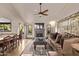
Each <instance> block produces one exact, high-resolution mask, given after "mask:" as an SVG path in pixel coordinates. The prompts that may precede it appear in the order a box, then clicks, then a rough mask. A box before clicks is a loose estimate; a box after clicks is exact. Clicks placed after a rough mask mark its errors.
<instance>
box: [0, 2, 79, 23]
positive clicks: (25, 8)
mask: <svg viewBox="0 0 79 59" xmlns="http://www.w3.org/2000/svg"><path fill="white" fill-rule="evenodd" d="M0 5H4V4H0ZM7 6H8V7H7ZM7 6H5V7H6V8H7V10H9V11H11V12H10V13H11V14H13V15H15V16H17V17H19V18H21V19H22V20H23V21H24V22H25V23H27V22H28V23H32V22H35V21H44V22H49V21H52V20H55V21H58V20H61V19H63V18H64V17H66V16H69V15H71V14H73V13H75V12H78V11H79V4H77V3H75V4H73V3H70V4H66V3H63V4H62V3H43V4H42V10H45V9H48V16H42V18H39V16H38V15H34V14H36V13H38V12H39V4H37V3H17V4H15V3H14V4H8V5H7ZM0 7H1V6H0ZM0 11H1V10H0ZM40 19H41V20H40Z"/></svg>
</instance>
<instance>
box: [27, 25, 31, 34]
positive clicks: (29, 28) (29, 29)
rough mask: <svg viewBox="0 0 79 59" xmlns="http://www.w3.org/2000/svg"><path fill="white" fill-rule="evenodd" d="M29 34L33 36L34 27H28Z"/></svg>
mask: <svg viewBox="0 0 79 59" xmlns="http://www.w3.org/2000/svg"><path fill="white" fill-rule="evenodd" d="M28 34H29V35H32V25H28Z"/></svg>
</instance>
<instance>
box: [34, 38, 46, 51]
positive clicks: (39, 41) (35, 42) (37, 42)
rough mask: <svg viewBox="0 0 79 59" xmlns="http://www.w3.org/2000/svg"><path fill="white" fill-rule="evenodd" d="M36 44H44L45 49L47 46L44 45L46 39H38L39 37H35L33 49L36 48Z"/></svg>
mask: <svg viewBox="0 0 79 59" xmlns="http://www.w3.org/2000/svg"><path fill="white" fill-rule="evenodd" d="M36 45H44V46H45V49H46V48H47V47H46V45H47V41H46V40H45V39H44V40H39V39H36V40H35V41H34V50H36Z"/></svg>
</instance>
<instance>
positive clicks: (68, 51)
mask: <svg viewBox="0 0 79 59" xmlns="http://www.w3.org/2000/svg"><path fill="white" fill-rule="evenodd" d="M78 42H79V38H77V37H73V38H65V39H64V43H63V48H61V45H60V44H58V43H56V40H52V39H51V38H50V37H49V38H48V43H49V45H50V46H51V47H52V48H53V49H55V50H56V51H57V52H58V54H59V55H65V56H70V55H73V54H72V47H71V44H74V43H78Z"/></svg>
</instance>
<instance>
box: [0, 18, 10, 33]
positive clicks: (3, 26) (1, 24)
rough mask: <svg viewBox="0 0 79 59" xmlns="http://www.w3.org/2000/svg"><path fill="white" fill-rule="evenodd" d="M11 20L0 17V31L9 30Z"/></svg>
mask: <svg viewBox="0 0 79 59" xmlns="http://www.w3.org/2000/svg"><path fill="white" fill-rule="evenodd" d="M10 31H11V22H10V20H8V19H5V18H0V32H10Z"/></svg>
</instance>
